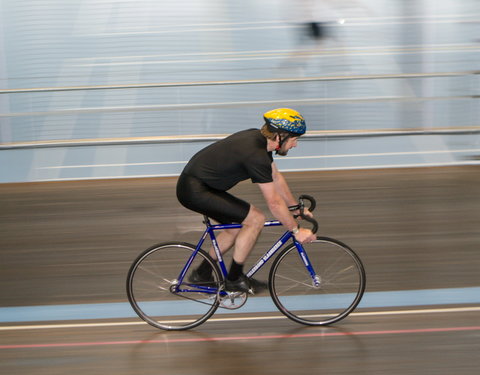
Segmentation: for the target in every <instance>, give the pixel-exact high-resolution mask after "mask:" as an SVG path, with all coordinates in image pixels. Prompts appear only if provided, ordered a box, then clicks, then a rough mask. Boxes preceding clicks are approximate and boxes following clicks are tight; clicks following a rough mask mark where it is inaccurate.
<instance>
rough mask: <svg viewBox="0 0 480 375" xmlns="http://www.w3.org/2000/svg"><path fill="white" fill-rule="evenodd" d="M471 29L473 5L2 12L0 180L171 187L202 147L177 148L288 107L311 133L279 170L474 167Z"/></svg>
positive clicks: (370, 1) (139, 4)
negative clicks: (312, 25) (143, 179)
mask: <svg viewBox="0 0 480 375" xmlns="http://www.w3.org/2000/svg"><path fill="white" fill-rule="evenodd" d="M309 7H312V9H313V10H312V11H308V9H309ZM305 10H307V12H305ZM302 13H303V14H304V15H305V13H307V14H312V17H311V19H308V17H307V18H305V16H301V14H302ZM313 21H318V22H322V24H321V26H322V30H323V31H325V35H326V37H325V38H313V37H312V36H311V34H310V35H309V34H308V33H307V31H308V26H309V25H308V24H307V23H306V22H313ZM479 21H480V5H479V3H478V1H477V0H444V1H442V2H437V1H433V0H415V1H414V0H387V1H380V0H363V1H350V0H348V1H347V0H345V1H315V0H310V1H300V0H298V1H295V0H288V1H287V0H265V1H260V2H259V1H241V2H239V1H234V0H185V1H181V2H178V1H173V0H171V1H170V0H167V1H165V0H162V1H153V0H135V1H133V0H131V1H130V0H116V1H115V0H100V1H99V0H69V1H67V2H66V1H60V0H23V1H15V0H0V182H14V181H44V180H62V179H82V178H87V179H88V178H114V177H138V176H161V175H175V174H178V173H179V172H180V171H181V169H182V167H183V165H184V163H185V162H186V161H187V160H188V158H189V157H190V156H191V155H192V154H193V153H194V152H195V151H196V150H198V149H199V148H200V147H203V146H205V145H206V144H207V143H208V142H209V141H207V142H198V141H196V142H189V141H188V142H187V141H185V140H182V139H180V137H186V136H198V135H220V136H222V135H225V134H229V133H232V132H234V131H237V130H239V129H243V128H248V127H259V126H261V122H262V118H261V117H262V116H261V115H262V113H263V112H265V111H267V110H269V109H271V108H275V107H284V106H288V107H294V108H295V109H297V110H299V111H301V112H302V113H303V114H304V115H305V117H306V118H307V122H308V127H309V134H310V135H311V138H308V139H306V140H305V141H302V142H301V143H300V147H298V148H297V149H296V150H295V152H293V153H291V155H290V156H289V157H288V158H284V159H281V160H279V161H278V163H279V166H280V167H281V168H282V169H284V170H298V169H304V170H308V169H313V170H318V169H339V168H377V167H395V166H423V165H455V164H465V163H476V162H477V161H478V155H480V150H479V149H480V147H479V131H480V123H479V118H480V116H479V115H480V110H479V107H480V106H479V103H478V100H479V99H478V94H479V87H480V85H479V75H478V74H474V72H475V71H478V70H480V68H479V63H478V62H479V61H480V44H479V42H478V40H476V39H475V38H478V37H479V35H480V33H479V32H478V31H479V25H480V23H479ZM443 73H447V74H446V75H445V76H442V74H443ZM406 74H414V75H415V78H408V76H406ZM431 74H436V76H433V77H431V76H429V75H431ZM378 75H388V78H384V79H379V78H378V77H376V78H375V79H373V78H374V76H378ZM335 77H337V79H335ZM355 77H356V79H352V78H355ZM365 77H371V79H363V78H365ZM285 78H288V79H303V80H304V81H294V82H289V83H285V82H278V81H279V80H282V79H285ZM360 78H361V79H360ZM241 80H243V81H247V82H248V84H247V83H246V82H245V83H244V84H227V83H226V82H229V81H241ZM269 80H273V81H274V82H273V83H265V81H267V82H268V81H269ZM201 82H214V83H217V84H215V85H211V84H210V85H202V84H198V83H201ZM166 83H180V85H175V84H174V85H172V86H170V87H165V84H166ZM188 83H197V85H195V86H192V85H186V84H188ZM155 84H159V85H155ZM141 85H153V86H154V87H141ZM113 86H122V87H123V88H121V89H119V88H114V87H113ZM79 87H80V88H79ZM32 88H37V89H38V88H45V89H44V90H36V91H32V90H31V89H32ZM55 88H63V89H62V90H57V89H55ZM68 88H70V89H72V90H66V89H68ZM475 96H476V97H475ZM412 129H413V130H414V131H412ZM374 132H376V133H375V134H374ZM167 136H168V137H173V138H174V139H173V141H172V139H168V140H165V139H164V138H161V137H167ZM159 137H160V138H159ZM212 139H213V138H212ZM72 141H73V142H75V143H74V144H72ZM166 141H168V142H166Z"/></svg>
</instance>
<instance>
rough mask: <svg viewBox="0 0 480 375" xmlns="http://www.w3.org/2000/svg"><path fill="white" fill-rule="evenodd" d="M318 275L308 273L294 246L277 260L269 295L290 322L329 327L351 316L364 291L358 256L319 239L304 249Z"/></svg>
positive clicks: (335, 244) (347, 248)
mask: <svg viewBox="0 0 480 375" xmlns="http://www.w3.org/2000/svg"><path fill="white" fill-rule="evenodd" d="M302 246H303V248H304V249H305V251H306V253H307V255H308V259H309V261H310V263H311V265H312V267H313V270H314V271H315V276H314V277H312V275H311V274H310V273H309V271H308V270H307V268H306V266H305V264H304V262H303V260H302V258H301V257H300V254H299V251H298V249H297V247H296V246H295V244H292V245H290V246H289V247H287V248H286V249H285V250H283V251H282V252H281V253H280V254H279V255H278V257H277V258H276V259H275V260H274V262H273V264H272V268H271V270H270V276H269V288H270V294H271V296H272V299H273V301H274V303H275V305H276V306H277V307H278V309H279V310H280V311H281V312H282V313H283V314H284V315H286V316H287V317H288V318H290V319H292V320H294V321H296V322H298V323H301V324H306V325H318V326H321V325H327V324H331V323H335V322H338V321H339V320H341V319H343V318H345V317H346V316H347V315H348V314H350V313H351V312H352V311H353V310H354V309H355V307H356V306H357V305H358V303H359V302H360V300H361V298H362V296H363V293H364V291H365V282H366V281H365V270H364V267H363V265H362V262H361V261H360V259H359V258H358V256H357V254H355V252H354V251H353V250H352V249H351V248H349V247H348V246H347V245H345V244H343V243H342V242H340V241H337V240H334V239H331V238H327V237H317V240H316V241H314V242H312V243H309V244H304V245H302Z"/></svg>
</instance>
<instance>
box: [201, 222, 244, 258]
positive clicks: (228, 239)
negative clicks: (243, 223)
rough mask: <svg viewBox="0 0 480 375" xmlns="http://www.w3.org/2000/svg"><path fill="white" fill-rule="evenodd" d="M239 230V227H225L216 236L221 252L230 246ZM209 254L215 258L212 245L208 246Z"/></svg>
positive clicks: (223, 252) (224, 251)
mask: <svg viewBox="0 0 480 375" xmlns="http://www.w3.org/2000/svg"><path fill="white" fill-rule="evenodd" d="M239 232H240V229H225V230H223V231H222V232H220V233H219V234H218V235H217V236H216V239H217V244H218V247H219V248H220V252H221V253H222V254H225V253H226V252H227V251H228V250H230V249H231V248H232V246H233V244H234V243H235V240H236V238H237V236H238V234H239ZM209 254H210V256H211V257H212V259H213V260H217V255H216V254H215V250H214V249H213V246H212V247H211V248H210V251H209Z"/></svg>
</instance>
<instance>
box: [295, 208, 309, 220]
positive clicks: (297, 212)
mask: <svg viewBox="0 0 480 375" xmlns="http://www.w3.org/2000/svg"><path fill="white" fill-rule="evenodd" d="M293 213H294V214H295V215H298V219H300V220H301V219H302V217H301V216H300V210H297V211H294V212H293ZM303 215H304V216H306V217H311V218H313V214H312V213H311V212H310V211H309V210H308V208H304V209H303Z"/></svg>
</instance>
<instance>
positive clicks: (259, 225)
mask: <svg viewBox="0 0 480 375" xmlns="http://www.w3.org/2000/svg"><path fill="white" fill-rule="evenodd" d="M264 224H265V215H264V214H263V213H262V211H260V210H259V209H258V208H256V207H255V206H253V205H251V206H250V211H248V215H247V217H246V218H245V220H244V221H243V222H242V225H243V226H242V228H241V229H240V232H239V233H238V234H237V238H236V240H235V250H234V253H233V259H234V260H235V262H237V263H240V264H243V263H245V260H246V259H247V257H248V255H249V254H250V252H251V251H252V249H253V246H254V245H255V243H256V242H257V238H258V235H259V234H260V232H261V231H262V229H263V226H264Z"/></svg>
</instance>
